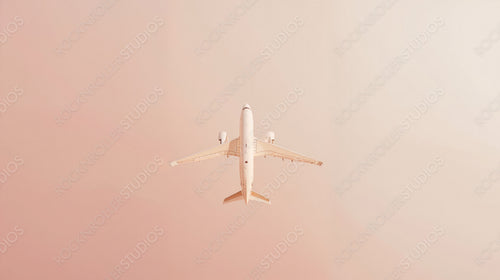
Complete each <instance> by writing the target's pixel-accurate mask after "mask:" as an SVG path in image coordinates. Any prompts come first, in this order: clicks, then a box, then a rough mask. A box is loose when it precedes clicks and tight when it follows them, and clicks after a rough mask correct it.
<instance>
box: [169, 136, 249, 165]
mask: <svg viewBox="0 0 500 280" xmlns="http://www.w3.org/2000/svg"><path fill="white" fill-rule="evenodd" d="M239 145H240V138H239V137H238V138H235V139H233V140H231V141H230V142H226V143H224V144H222V145H219V146H216V147H214V148H212V149H208V150H206V151H203V152H199V153H197V154H194V155H190V156H187V157H185V158H181V159H179V160H175V161H172V162H171V163H170V165H171V166H176V165H179V164H183V163H189V162H196V161H202V160H206V159H210V158H214V157H218V156H235V157H239V156H240V150H239Z"/></svg>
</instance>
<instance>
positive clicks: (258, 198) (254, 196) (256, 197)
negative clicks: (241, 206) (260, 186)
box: [250, 192, 271, 204]
mask: <svg viewBox="0 0 500 280" xmlns="http://www.w3.org/2000/svg"><path fill="white" fill-rule="evenodd" d="M250 199H251V200H256V201H260V202H264V203H267V204H271V201H269V199H267V198H266V197H265V196H263V195H261V194H258V193H256V192H252V196H251V197H250Z"/></svg>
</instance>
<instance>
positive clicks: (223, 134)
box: [219, 131, 227, 144]
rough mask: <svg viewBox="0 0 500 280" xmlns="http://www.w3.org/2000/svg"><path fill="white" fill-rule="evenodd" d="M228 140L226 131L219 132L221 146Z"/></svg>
mask: <svg viewBox="0 0 500 280" xmlns="http://www.w3.org/2000/svg"><path fill="white" fill-rule="evenodd" d="M226 140H227V133H226V132H225V131H220V132H219V144H224V143H225V142H226Z"/></svg>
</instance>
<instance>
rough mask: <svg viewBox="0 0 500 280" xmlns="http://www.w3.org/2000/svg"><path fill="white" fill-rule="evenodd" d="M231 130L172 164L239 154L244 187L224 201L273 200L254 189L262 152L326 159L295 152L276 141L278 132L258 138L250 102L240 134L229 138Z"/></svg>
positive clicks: (304, 159)
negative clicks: (209, 146)
mask: <svg viewBox="0 0 500 280" xmlns="http://www.w3.org/2000/svg"><path fill="white" fill-rule="evenodd" d="M226 138H227V134H226V132H225V131H221V132H219V143H220V144H221V145H219V146H217V147H215V148H212V149H209V150H206V151H203V152H200V153H197V154H194V155H191V156H188V157H185V158H182V159H179V160H176V161H172V162H171V163H170V165H171V166H176V165H178V164H183V163H189V162H196V161H202V160H205V159H210V158H214V157H217V156H224V155H225V156H226V157H229V156H235V157H239V158H240V185H241V191H238V192H236V193H235V194H233V195H230V196H228V197H226V198H225V199H224V201H223V203H227V202H232V201H236V200H245V203H246V204H248V201H249V200H256V201H260V202H264V203H268V204H271V202H270V201H269V199H267V198H266V197H265V196H263V195H261V194H258V193H256V192H253V191H252V185H253V167H254V164H253V159H254V157H258V156H264V157H266V156H273V157H280V158H282V159H283V160H284V159H285V158H286V159H289V160H291V161H300V162H306V163H311V164H316V165H319V166H321V165H322V164H323V162H321V161H317V160H315V159H312V158H309V157H306V156H304V155H301V154H299V153H295V152H292V151H290V150H287V149H285V148H282V147H279V146H277V145H275V144H274V140H275V138H274V132H272V131H269V132H268V133H267V135H266V139H265V141H260V140H257V138H255V137H254V134H253V114H252V110H251V109H250V105H248V104H246V105H245V106H243V109H242V110H241V117H240V137H238V138H235V139H233V140H231V141H229V142H226Z"/></svg>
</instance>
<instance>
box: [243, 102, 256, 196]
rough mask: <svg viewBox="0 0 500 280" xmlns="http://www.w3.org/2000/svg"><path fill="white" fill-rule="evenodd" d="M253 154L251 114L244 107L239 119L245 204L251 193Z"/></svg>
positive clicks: (246, 107)
mask: <svg viewBox="0 0 500 280" xmlns="http://www.w3.org/2000/svg"><path fill="white" fill-rule="evenodd" d="M254 153H255V137H254V135H253V114H252V110H251V109H250V106H245V107H243V109H242V110H241V117H240V185H241V193H242V194H243V199H244V200H245V203H246V204H248V201H249V200H250V194H251V192H252V185H253V170H254V168H253V167H254V164H253V160H254Z"/></svg>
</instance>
